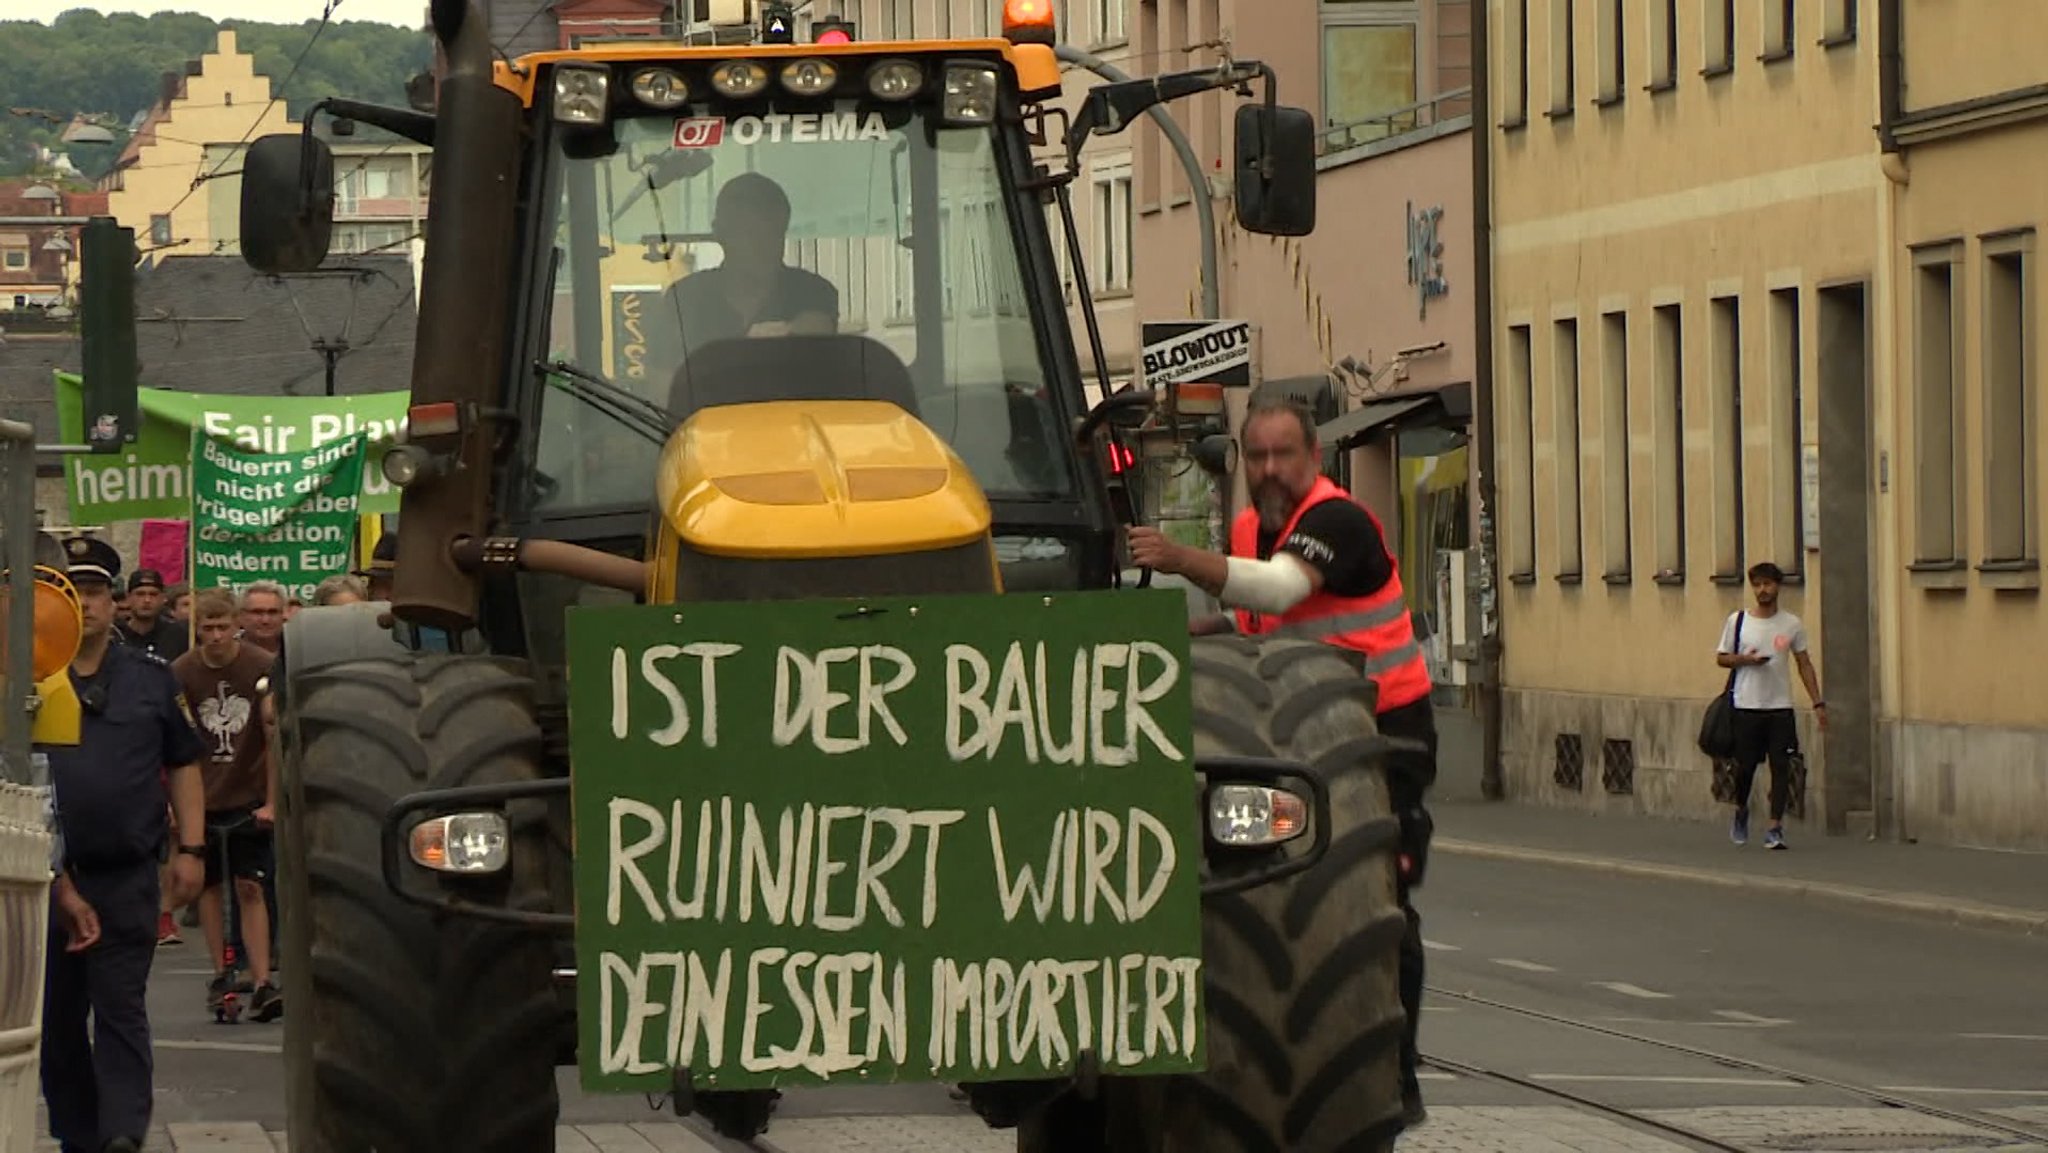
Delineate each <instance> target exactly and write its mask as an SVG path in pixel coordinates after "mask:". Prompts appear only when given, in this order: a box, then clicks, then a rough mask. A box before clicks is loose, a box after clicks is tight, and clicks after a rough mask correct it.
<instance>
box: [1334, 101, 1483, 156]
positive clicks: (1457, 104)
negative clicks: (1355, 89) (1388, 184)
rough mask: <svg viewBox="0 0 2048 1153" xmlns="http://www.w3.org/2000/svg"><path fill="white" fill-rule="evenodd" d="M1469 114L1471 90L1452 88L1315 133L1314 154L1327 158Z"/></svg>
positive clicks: (1470, 109)
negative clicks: (1424, 98)
mask: <svg viewBox="0 0 2048 1153" xmlns="http://www.w3.org/2000/svg"><path fill="white" fill-rule="evenodd" d="M1471 111H1472V87H1471V85H1469V84H1468V85H1466V86H1465V87H1463V88H1452V89H1450V90H1448V91H1445V92H1439V93H1437V94H1436V95H1434V96H1431V97H1429V98H1428V99H1426V100H1418V101H1416V102H1415V103H1413V104H1404V105H1402V106H1401V107H1399V108H1391V109H1388V110H1387V111H1385V112H1375V113H1373V114H1372V115H1371V116H1368V117H1365V118H1364V119H1362V120H1351V121H1347V122H1345V123H1343V124H1332V125H1330V126H1328V127H1327V128H1324V129H1323V130H1322V131H1321V132H1318V133H1317V134H1316V155H1317V156H1329V155H1331V154H1333V153H1337V152H1345V151H1348V150H1350V149H1353V148H1359V147H1362V146H1364V145H1367V144H1376V143H1378V142H1379V141H1382V140H1390V139H1392V138H1394V137H1396V136H1402V135H1405V134H1407V133H1410V132H1416V131H1419V130H1421V129H1424V128H1430V127H1434V126H1435V125H1437V124H1440V123H1442V122H1443V121H1446V120H1449V119H1451V118H1452V117H1455V116H1464V115H1467V114H1469V113H1470V112H1471Z"/></svg>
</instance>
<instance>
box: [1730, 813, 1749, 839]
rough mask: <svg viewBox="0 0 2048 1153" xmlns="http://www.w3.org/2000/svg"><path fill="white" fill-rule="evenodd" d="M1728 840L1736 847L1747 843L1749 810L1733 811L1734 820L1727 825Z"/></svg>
mask: <svg viewBox="0 0 2048 1153" xmlns="http://www.w3.org/2000/svg"><path fill="white" fill-rule="evenodd" d="M1728 839H1729V840H1731V841H1734V842H1735V843H1736V844H1738V845H1747V844H1748V843H1749V810H1748V809H1737V810H1735V820H1734V821H1732V822H1730V823H1729V825H1728Z"/></svg>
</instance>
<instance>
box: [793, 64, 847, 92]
mask: <svg viewBox="0 0 2048 1153" xmlns="http://www.w3.org/2000/svg"><path fill="white" fill-rule="evenodd" d="M838 82H839V69H837V68H834V67H833V66H832V62H831V61H829V60H793V61H791V62H789V63H788V64H786V65H784V66H783V68H782V86H783V87H784V88H787V89H789V90H790V91H791V92H793V93H795V94H796V95H798V96H821V95H823V94H825V93H827V92H830V91H832V85H834V84H836V83H838Z"/></svg>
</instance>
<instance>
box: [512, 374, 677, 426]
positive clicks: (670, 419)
mask: <svg viewBox="0 0 2048 1153" xmlns="http://www.w3.org/2000/svg"><path fill="white" fill-rule="evenodd" d="M533 366H534V367H535V368H537V369H539V370H540V371H542V372H544V373H548V374H550V375H552V376H566V377H568V378H570V379H571V380H574V381H576V382H577V383H579V384H581V385H582V386H583V387H582V388H565V389H564V390H563V391H565V392H568V393H570V394H571V395H573V396H575V397H576V398H577V399H579V400H581V401H583V402H584V403H586V404H588V405H590V406H591V407H592V408H595V409H597V410H599V411H600V412H603V413H604V414H605V415H607V416H609V417H611V418H612V419H613V420H616V421H618V422H619V423H620V424H623V425H625V426H626V427H627V428H630V429H632V430H633V431H634V432H637V433H639V434H640V435H642V436H644V437H646V438H647V439H648V440H651V441H653V442H654V443H655V444H666V443H667V442H668V434H669V433H670V432H672V431H674V429H675V427H676V425H678V424H680V423H681V422H680V421H678V420H677V419H676V418H675V415H674V414H673V413H671V412H669V410H667V409H665V408H663V407H662V406H660V405H658V404H656V403H654V402H653V401H651V400H648V399H647V398H645V397H643V396H640V395H638V394H636V393H633V392H630V391H628V390H626V389H623V388H620V387H619V386H618V385H616V384H613V383H612V382H611V381H609V380H606V379H605V378H604V377H602V376H599V375H598V374H597V373H594V372H591V371H590V370H588V369H583V368H578V367H576V366H575V365H573V364H570V363H569V362H568V361H566V360H560V359H557V360H536V361H534V362H533Z"/></svg>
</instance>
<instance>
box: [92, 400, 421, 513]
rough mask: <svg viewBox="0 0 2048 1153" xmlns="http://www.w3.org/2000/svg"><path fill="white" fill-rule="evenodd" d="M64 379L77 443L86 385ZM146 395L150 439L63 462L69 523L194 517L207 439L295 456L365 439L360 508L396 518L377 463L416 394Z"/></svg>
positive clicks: (394, 497)
mask: <svg viewBox="0 0 2048 1153" xmlns="http://www.w3.org/2000/svg"><path fill="white" fill-rule="evenodd" d="M56 376H57V416H58V427H59V428H60V429H61V430H62V431H63V437H64V439H66V440H69V441H72V442H73V443H77V442H79V440H80V438H81V430H80V427H79V425H80V421H81V419H82V410H83V403H82V401H81V399H80V386H81V383H82V382H81V381H80V378H79V377H77V376H75V375H73V374H71V373H68V372H60V373H57V374H56ZM138 391H139V394H140V396H139V399H140V407H141V411H142V421H141V424H142V432H141V435H140V436H139V437H137V438H136V439H135V441H134V442H133V443H131V444H129V445H127V446H126V447H124V448H123V450H122V451H120V452H118V453H105V454H102V455H98V456H85V455H70V456H66V457H65V458H64V481H65V488H66V490H67V492H68V494H69V495H70V498H71V518H72V520H74V521H76V522H78V523H80V524H90V523H106V522H109V521H121V520H144V519H147V518H150V517H170V518H182V517H185V516H188V515H190V513H191V510H192V498H193V493H194V487H193V475H192V469H193V461H194V460H195V459H196V458H195V456H194V455H193V447H194V446H195V445H196V444H198V443H199V438H201V437H203V439H204V440H207V441H211V442H213V443H217V444H219V445H221V446H222V447H223V448H226V449H230V450H234V451H239V452H253V453H269V454H278V453H282V454H296V453H303V452H306V451H308V450H311V449H318V448H322V447H324V446H326V445H328V444H332V443H334V442H336V441H339V440H344V439H346V438H348V437H351V436H354V435H355V434H357V433H362V434H363V435H364V437H365V442H366V445H367V451H368V456H367V457H366V458H365V460H364V462H363V463H364V467H363V469H362V473H361V476H362V480H361V488H360V491H359V492H357V493H355V494H353V495H355V496H358V497H359V498H360V499H361V505H362V508H361V511H363V512H366V513H382V512H397V511H398V490H397V489H396V488H394V487H392V485H391V482H389V481H387V480H385V479H384V473H383V470H382V469H381V468H379V467H378V462H380V461H381V460H383V458H384V449H385V447H386V446H387V445H389V444H390V443H391V439H392V437H393V436H394V435H395V434H396V433H397V432H398V431H399V430H400V429H402V428H404V427H405V410H406V405H407V403H408V400H409V398H410V396H411V394H410V393H409V392H373V393H362V394H358V395H355V396H221V395H215V394H212V393H193V392H172V391H169V390H166V389H158V388H145V389H140V390H138Z"/></svg>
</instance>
